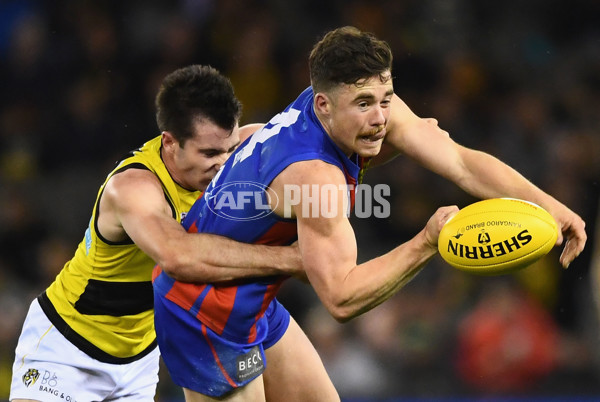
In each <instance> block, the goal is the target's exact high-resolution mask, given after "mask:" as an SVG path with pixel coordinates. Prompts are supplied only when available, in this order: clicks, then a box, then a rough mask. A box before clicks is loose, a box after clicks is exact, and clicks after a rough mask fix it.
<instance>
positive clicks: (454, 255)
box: [438, 198, 558, 275]
mask: <svg viewBox="0 0 600 402" xmlns="http://www.w3.org/2000/svg"><path fill="white" fill-rule="evenodd" d="M557 236H558V228H557V225H556V221H555V220H554V218H553V217H552V215H550V214H549V213H548V212H547V211H546V210H545V209H543V208H542V207H540V206H538V205H536V204H534V203H532V202H528V201H523V200H518V199H514V198H493V199H489V200H483V201H479V202H476V203H473V204H471V205H468V206H466V207H464V208H463V209H461V210H460V211H458V213H457V214H456V215H454V216H453V217H452V218H451V219H450V220H448V222H446V224H445V225H444V227H443V228H442V230H441V232H440V236H439V239H438V250H439V252H440V255H441V256H442V258H443V259H444V260H445V261H446V262H447V263H448V264H450V265H451V266H453V267H454V268H457V269H459V270H462V271H467V272H470V273H475V274H481V275H499V274H506V273H510V272H513V271H515V270H518V269H521V268H524V267H526V266H528V265H530V264H532V263H533V262H535V261H537V260H538V259H540V258H541V257H543V256H544V255H546V254H547V253H548V252H549V251H550V250H551V249H552V247H554V244H555V243H556V238H557Z"/></svg>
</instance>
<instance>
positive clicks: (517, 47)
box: [0, 0, 600, 402]
mask: <svg viewBox="0 0 600 402" xmlns="http://www.w3.org/2000/svg"><path fill="white" fill-rule="evenodd" d="M346 24H349V25H355V26H358V27H359V28H361V29H363V30H368V31H372V32H374V33H376V34H377V35H378V36H380V37H381V38H383V39H386V40H387V41H388V42H389V43H390V44H391V46H392V47H393V50H394V55H395V63H394V76H395V90H396V92H397V93H398V94H399V96H400V97H402V98H403V99H404V100H405V101H406V102H407V103H408V104H409V106H411V107H412V109H413V110H414V111H415V112H416V113H417V114H419V115H421V116H434V117H436V118H437V119H438V120H439V122H440V125H441V126H442V127H443V128H444V129H446V130H447V131H449V132H450V133H451V135H452V136H453V137H454V138H455V139H456V140H457V141H459V142H461V143H463V144H465V145H467V146H471V147H475V148H479V149H482V150H486V151H489V152H491V153H493V154H494V155H496V156H498V157H500V158H501V159H503V160H505V161H506V162H508V163H509V164H511V165H512V166H514V167H515V168H517V169H518V170H519V171H521V172H522V173H524V174H525V175H526V176H527V177H528V178H530V179H531V180H532V181H534V182H535V183H536V184H538V185H539V186H540V187H542V188H543V189H545V190H547V191H549V192H550V193H552V194H554V195H555V196H556V197H557V198H559V199H560V200H561V201H563V202H565V203H566V204H567V205H569V206H570V207H571V208H572V209H574V210H575V211H577V212H578V213H579V214H581V215H582V216H583V217H584V219H585V220H586V221H587V223H588V233H589V235H590V241H589V242H588V247H587V249H586V251H585V252H584V254H582V255H581V256H580V258H579V259H577V260H576V261H575V262H574V263H573V264H572V265H571V267H570V268H569V270H567V271H564V270H562V269H560V267H559V266H558V264H557V260H558V254H557V252H556V251H553V252H552V253H551V254H550V256H549V257H548V258H545V259H544V260H543V261H541V262H540V263H538V264H536V265H534V266H532V267H530V268H528V269H526V270H524V271H522V272H520V273H519V274H516V275H511V276H505V277H494V278H488V277H486V278H482V277H475V276H472V275H467V274H463V273H460V272H457V271H454V270H452V269H451V268H450V267H449V266H447V265H445V264H444V263H443V262H442V261H441V260H440V259H439V258H436V259H435V260H434V261H432V262H431V263H430V264H429V266H428V267H427V268H426V269H425V270H424V271H423V272H422V273H421V274H420V275H419V276H418V277H417V278H416V279H415V280H414V281H413V282H412V283H411V284H409V285H408V286H407V287H406V288H405V290H404V291H402V292H401V293H399V294H398V295H397V296H396V297H394V298H393V299H392V300H390V301H389V302H387V303H385V304H383V305H381V306H380V307H378V308H376V309H375V310H374V311H372V312H370V313H368V314H366V315H365V316H363V317H361V318H359V319H356V320H354V321H353V322H351V323H348V324H344V325H341V324H337V323H336V322H335V321H333V319H331V318H330V317H329V316H328V315H327V314H326V313H325V312H324V311H323V310H322V308H320V306H319V303H318V301H317V300H316V299H315V296H314V294H313V293H312V291H311V289H310V288H309V287H308V286H306V285H300V284H297V283H294V282H291V281H290V282H289V283H288V284H286V286H285V287H284V289H283V292H282V293H281V297H280V299H281V300H282V302H284V303H285V304H286V305H287V306H288V308H289V309H290V311H291V312H292V313H293V315H294V316H295V317H296V319H297V320H298V321H300V323H301V325H302V326H303V327H304V328H305V329H306V331H307V333H308V335H309V336H310V338H311V339H312V340H313V342H314V343H315V345H316V347H317V349H318V350H319V352H320V354H321V356H322V358H323V360H324V362H325V365H326V366H327V368H328V370H329V372H330V374H331V376H332V378H333V380H334V382H335V383H336V385H337V387H338V389H339V391H340V393H341V395H342V396H343V397H344V398H345V399H346V400H349V401H350V400H409V399H415V398H431V399H435V400H440V399H453V398H454V399H453V400H457V399H459V398H464V399H469V400H480V399H482V398H484V397H492V396H495V397H507V396H513V397H520V398H523V399H526V398H529V399H535V400H547V399H550V398H554V400H576V399H579V400H584V399H586V400H600V352H599V350H600V348H599V347H598V344H599V330H598V328H599V325H598V319H599V316H600V314H599V312H598V310H597V309H596V307H595V305H594V294H595V293H594V290H593V288H592V286H591V279H590V274H591V263H592V252H593V250H594V230H595V221H596V217H597V214H598V198H599V193H600V185H599V183H598V182H599V179H600V157H599V156H600V133H599V128H600V124H599V119H598V113H599V111H600V3H599V2H596V1H593V0H588V1H586V0H569V1H567V0H543V1H542V0H526V1H513V0H505V1H502V2H497V1H493V2H491V1H486V2H481V1H477V0H402V1H400V0H380V1H377V2H372V1H358V0H352V1H350V0H348V1H342V0H334V1H324V0H297V1H285V0H264V1H258V0H254V1H241V0H219V1H217V0H179V1H174V0H171V1H167V0H163V1H147V0H144V1H142V0H130V1H116V0H115V1H113V0H105V1H81V0H73V1H66V0H61V1H52V2H49V1H43V0H39V1H36V0H2V1H0V75H1V77H2V78H1V80H2V85H1V87H2V89H1V91H0V399H3V398H7V397H8V387H9V381H10V372H11V364H12V360H13V349H14V345H15V343H16V340H17V337H18V334H19V331H20V327H21V324H22V320H23V317H24V315H25V313H26V309H27V307H28V305H29V303H30V301H31V299H32V298H33V297H35V296H36V295H37V294H38V293H39V292H40V291H41V290H43V289H44V288H45V287H46V286H47V285H48V284H49V282H50V281H51V280H52V278H53V277H54V276H55V275H56V273H57V272H58V271H59V270H60V268H61V267H62V265H63V264H64V262H65V261H66V260H67V259H68V258H69V257H70V256H71V254H72V252H73V251H74V249H75V247H76V245H77V243H78V242H79V241H80V239H81V236H82V235H83V232H84V230H85V227H86V225H87V221H88V219H89V214H90V209H91V206H92V203H93V200H94V198H95V195H96V190H97V188H98V186H99V185H100V184H101V182H102V180H103V178H104V175H105V174H106V173H107V172H108V171H109V170H110V168H111V167H112V166H113V163H114V162H115V161H116V160H117V159H118V158H119V157H120V156H121V155H123V154H124V153H126V152H127V151H128V150H130V149H133V148H135V147H137V146H139V145H141V143H143V142H144V141H145V140H147V139H149V138H151V137H153V136H155V135H157V134H158V131H157V129H156V126H155V122H154V116H153V98H154V94H155V92H156V90H157V86H158V83H159V82H160V80H161V79H162V77H163V76H164V75H165V74H166V73H168V72H170V71H171V70H173V69H175V68H177V67H180V66H183V65H187V64H191V63H203V64H211V65H213V66H215V67H217V68H219V69H220V70H221V71H222V72H224V73H225V74H226V75H228V76H229V77H231V79H232V81H233V83H234V86H235V89H236V92H237V94H238V96H239V98H240V99H241V100H242V102H243V104H244V117H243V123H249V122H257V121H258V122H263V121H266V120H267V119H268V118H269V117H270V116H271V115H272V114H274V113H277V112H279V111H280V110H281V109H282V108H283V107H284V106H285V105H287V104H288V103H289V102H290V101H291V100H293V99H294V98H295V96H296V95H297V94H298V93H299V92H300V91H301V90H302V89H304V88H305V87H306V86H307V85H308V71H307V68H306V59H307V54H308V51H309V50H310V47H311V45H312V44H313V43H314V42H315V41H316V39H317V38H318V37H319V36H320V35H321V34H322V33H324V32H325V31H326V30H328V29H330V28H334V27H337V26H340V25H346ZM378 170H379V171H378V172H377V171H373V172H371V173H370V174H367V176H366V181H367V182H371V183H388V184H390V186H391V188H392V190H393V192H392V195H391V196H390V202H391V203H392V216H391V217H390V219H387V220H382V219H353V221H354V222H353V223H354V224H355V227H356V230H357V237H358V243H359V258H360V259H361V260H364V259H367V258H370V257H373V256H375V255H377V254H379V253H382V252H384V251H387V250H388V249H390V248H392V247H393V246H395V245H397V244H398V243H400V242H402V241H403V240H404V239H406V238H408V237H409V236H412V235H413V234H414V233H416V232H417V231H418V230H420V228H421V227H422V225H423V224H424V223H425V221H426V219H427V217H429V216H430V215H431V213H433V211H434V210H435V209H436V208H437V207H438V206H440V205H446V204H458V205H459V206H464V205H466V204H467V203H469V202H471V201H473V200H472V199H470V198H469V197H467V196H465V194H464V193H462V192H461V191H460V190H458V189H456V188H455V187H454V186H452V185H450V184H448V183H446V182H444V181H443V180H441V179H439V178H437V177H435V176H433V175H431V174H429V173H428V172H426V171H423V170H422V169H420V168H418V167H415V166H414V165H413V164H411V163H410V162H409V161H406V160H403V159H398V160H396V161H394V162H392V163H390V164H389V165H387V166H385V167H383V168H380V169H378ZM298 380H299V381H302V379H298ZM307 386H310V384H307ZM157 399H158V400H159V401H163V402H165V401H180V400H182V399H181V394H180V391H179V390H178V389H177V388H176V387H174V386H173V385H172V383H170V380H169V379H168V376H166V375H165V373H164V372H163V379H162V381H161V383H160V386H159V396H158V398H157Z"/></svg>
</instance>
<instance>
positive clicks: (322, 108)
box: [315, 92, 331, 114]
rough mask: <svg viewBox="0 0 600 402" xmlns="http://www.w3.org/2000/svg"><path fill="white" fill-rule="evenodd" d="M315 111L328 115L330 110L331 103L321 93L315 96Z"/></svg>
mask: <svg viewBox="0 0 600 402" xmlns="http://www.w3.org/2000/svg"><path fill="white" fill-rule="evenodd" d="M315 109H316V111H317V112H318V113H322V114H329V112H330V109H331V101H330V99H329V97H328V96H327V95H325V94H324V93H323V92H317V93H316V94H315Z"/></svg>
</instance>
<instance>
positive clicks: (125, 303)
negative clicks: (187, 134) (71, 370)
mask: <svg viewBox="0 0 600 402" xmlns="http://www.w3.org/2000/svg"><path fill="white" fill-rule="evenodd" d="M160 148H161V137H160V136H158V137H156V138H154V139H152V140H150V141H149V142H147V143H146V144H144V145H143V146H142V148H140V149H138V150H136V151H133V152H132V153H131V154H130V155H128V157H126V158H125V159H124V160H122V161H121V162H120V163H119V164H118V165H117V167H116V168H115V169H114V170H113V171H112V172H111V173H110V174H109V175H108V177H107V178H106V181H105V182H104V184H103V185H102V186H101V187H100V189H99V191H98V196H97V197H96V202H95V204H94V208H93V212H92V217H91V219H90V224H89V226H88V228H87V230H86V232H85V236H84V238H83V240H82V241H81V243H79V246H78V247H77V251H76V252H75V255H74V257H73V258H72V259H71V260H70V261H69V262H67V263H66V264H65V267H64V268H63V270H62V271H61V272H60V274H59V275H58V276H57V277H56V280H55V281H54V282H53V283H52V284H51V285H50V287H49V288H48V289H47V290H46V292H45V293H43V294H42V295H40V297H39V298H38V299H39V301H40V304H41V305H42V309H43V310H44V312H45V313H46V315H47V316H48V317H49V319H50V321H52V323H53V324H54V325H55V326H56V327H57V328H58V329H59V330H60V331H61V333H62V334H63V335H64V336H65V337H66V338H68V339H69V340H70V341H71V342H72V343H73V344H74V345H76V346H77V347H79V348H80V349H81V350H83V351H84V352H86V353H87V354H88V355H90V356H91V357H93V358H95V359H97V360H100V361H103V362H107V363H117V364H123V363H129V362H132V361H134V360H137V359H139V358H141V357H143V356H145V355H146V354H148V353H149V352H150V351H151V350H153V349H154V347H156V335H155V333H154V316H153V293H152V282H151V275H152V268H153V267H154V262H153V261H152V260H151V259H150V257H148V256H147V255H146V254H145V253H144V252H143V251H141V250H140V249H139V248H138V247H137V246H136V245H135V244H134V243H133V242H132V241H131V240H129V241H125V242H118V243H115V242H110V241H107V240H106V239H103V238H102V236H101V235H100V234H99V233H98V231H97V219H98V205H99V201H100V198H101V197H102V192H103V191H104V187H105V186H106V183H107V181H108V180H109V179H110V177H112V176H113V175H115V174H116V173H118V172H121V171H123V170H125V169H132V168H133V169H148V170H150V171H152V172H153V173H154V174H156V176H157V177H158V179H159V180H160V181H161V183H162V187H163V190H164V193H165V197H166V199H167V201H168V202H169V204H170V206H171V210H172V212H173V218H175V219H176V220H177V221H178V222H181V219H182V215H183V214H184V213H186V212H187V211H189V209H190V208H191V206H192V204H193V203H194V201H195V200H196V199H197V198H198V196H199V195H200V191H189V190H186V189H184V188H182V187H180V186H179V185H177V184H176V183H175V182H174V181H173V179H172V178H171V176H170V175H169V172H168V171H167V169H166V167H165V165H164V163H163V162H162V160H161V157H160Z"/></svg>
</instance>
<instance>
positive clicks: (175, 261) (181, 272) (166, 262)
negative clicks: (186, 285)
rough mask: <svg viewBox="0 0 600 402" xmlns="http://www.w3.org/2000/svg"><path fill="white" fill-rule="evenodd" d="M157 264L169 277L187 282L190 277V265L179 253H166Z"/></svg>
mask: <svg viewBox="0 0 600 402" xmlns="http://www.w3.org/2000/svg"><path fill="white" fill-rule="evenodd" d="M157 263H158V265H160V267H161V269H162V270H163V271H164V272H165V273H166V274H167V275H169V276H170V277H171V278H173V279H175V280H178V281H183V282H185V281H186V280H187V279H188V277H189V264H188V263H187V262H186V261H185V259H184V258H183V256H182V255H181V254H179V253H175V252H167V253H164V254H163V255H161V257H160V259H159V261H157Z"/></svg>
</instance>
